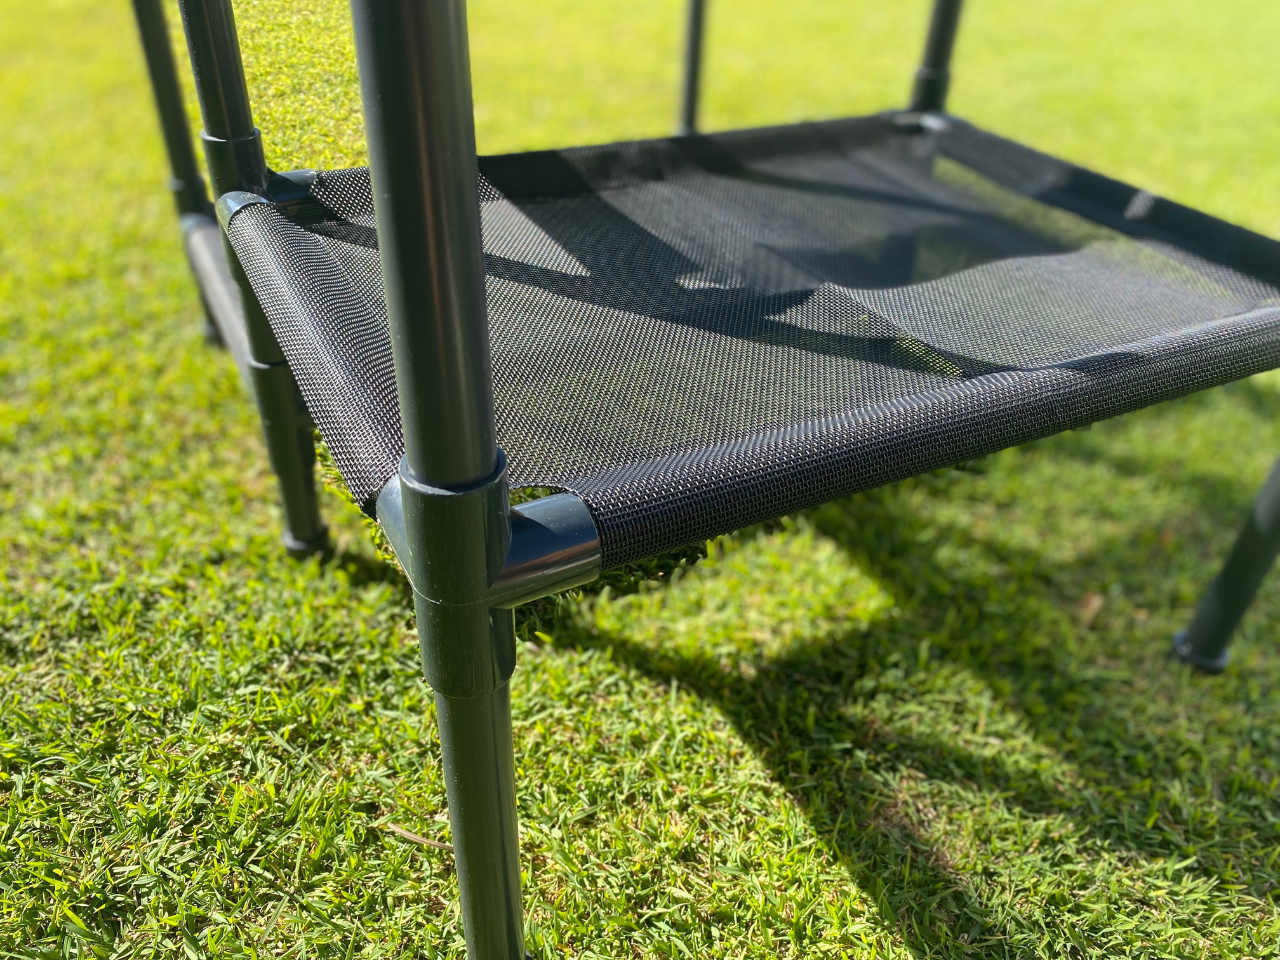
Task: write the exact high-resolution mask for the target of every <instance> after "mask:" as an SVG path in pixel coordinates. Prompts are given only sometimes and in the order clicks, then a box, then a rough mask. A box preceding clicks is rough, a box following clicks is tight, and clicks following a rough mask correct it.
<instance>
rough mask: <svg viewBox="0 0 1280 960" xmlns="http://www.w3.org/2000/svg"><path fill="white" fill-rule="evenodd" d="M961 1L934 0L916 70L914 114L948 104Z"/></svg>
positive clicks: (913, 94)
mask: <svg viewBox="0 0 1280 960" xmlns="http://www.w3.org/2000/svg"><path fill="white" fill-rule="evenodd" d="M960 4H961V0H934V3H933V16H932V17H931V18H930V20H929V36H928V39H927V40H926V41H925V45H924V60H923V61H922V62H921V64H920V69H919V70H917V71H916V81H915V86H914V87H913V88H912V91H911V107H910V109H911V111H912V112H913V113H931V112H934V111H941V110H942V109H943V108H945V107H946V104H947V88H948V87H949V86H950V84H951V52H952V50H954V49H955V45H956V31H957V30H958V29H959V27H960Z"/></svg>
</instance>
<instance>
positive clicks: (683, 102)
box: [677, 0, 707, 137]
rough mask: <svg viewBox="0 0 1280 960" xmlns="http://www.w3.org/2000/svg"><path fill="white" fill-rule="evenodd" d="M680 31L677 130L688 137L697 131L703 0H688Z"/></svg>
mask: <svg viewBox="0 0 1280 960" xmlns="http://www.w3.org/2000/svg"><path fill="white" fill-rule="evenodd" d="M688 3H689V9H688V21H687V23H686V25H685V33H684V78H683V81H684V82H683V84H682V86H681V90H680V123H679V126H678V127H677V132H678V133H679V135H680V136H682V137H691V136H693V135H694V134H696V133H697V132H698V101H699V94H700V92H701V89H700V88H701V86H702V51H703V47H704V46H705V41H704V39H703V38H704V35H705V27H706V23H707V0H688Z"/></svg>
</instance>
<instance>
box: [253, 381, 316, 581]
mask: <svg viewBox="0 0 1280 960" xmlns="http://www.w3.org/2000/svg"><path fill="white" fill-rule="evenodd" d="M249 373H250V375H251V376H252V377H253V394H254V397H255V399H256V400H257V401H258V416H259V417H260V418H261V420H262V434H263V437H264V439H265V440H266V444H267V456H268V457H270V459H271V469H272V470H274V471H275V475H276V480H277V481H278V482H279V484H280V500H281V503H282V505H283V507H284V532H283V533H282V534H281V539H282V540H283V541H284V546H285V549H286V550H288V551H289V553H291V554H292V555H294V556H295V557H306V556H310V555H311V554H313V553H323V552H324V551H326V550H327V549H328V548H329V533H328V530H327V528H326V527H325V525H324V523H323V522H321V520H320V504H319V501H318V499H317V497H316V481H315V463H316V448H315V445H314V443H313V442H312V439H311V426H310V421H309V420H308V418H307V413H306V409H305V408H304V407H303V404H302V397H301V395H300V394H299V393H298V386H297V384H296V383H295V382H294V379H293V373H292V372H291V371H290V370H289V366H288V364H286V363H271V364H267V363H258V362H257V361H256V360H250V361H249Z"/></svg>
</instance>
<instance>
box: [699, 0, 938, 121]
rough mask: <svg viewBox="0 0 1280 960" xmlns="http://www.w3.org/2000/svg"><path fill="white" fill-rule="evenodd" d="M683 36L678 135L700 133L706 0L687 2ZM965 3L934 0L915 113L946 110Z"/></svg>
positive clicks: (918, 75)
mask: <svg viewBox="0 0 1280 960" xmlns="http://www.w3.org/2000/svg"><path fill="white" fill-rule="evenodd" d="M688 4H689V5H688V7H687V15H686V18H685V36H684V72H683V74H682V76H681V83H680V116H679V120H678V122H677V125H676V133H677V135H678V136H682V137H691V136H695V135H696V134H697V133H698V109H699V106H700V99H701V90H702V61H703V51H704V49H705V47H706V20H707V0H688ZM962 5H963V0H934V4H933V14H932V16H931V17H930V19H929V34H928V37H927V39H926V41H925V47H924V57H923V59H922V61H921V64H920V68H919V69H918V70H917V71H916V76H915V83H914V85H913V87H912V90H911V105H910V107H909V108H908V109H909V111H910V112H912V113H940V112H942V111H943V110H944V109H945V107H946V102H947V89H948V87H949V86H950V84H951V57H952V53H953V52H954V51H955V45H956V34H957V33H958V32H959V30H960V9H961V7H962Z"/></svg>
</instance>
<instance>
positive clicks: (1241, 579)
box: [1174, 460, 1280, 673]
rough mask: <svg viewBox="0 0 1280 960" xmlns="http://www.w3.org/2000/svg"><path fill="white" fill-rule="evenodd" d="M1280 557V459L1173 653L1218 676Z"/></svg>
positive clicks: (1259, 492)
mask: <svg viewBox="0 0 1280 960" xmlns="http://www.w3.org/2000/svg"><path fill="white" fill-rule="evenodd" d="M1278 554H1280V460H1278V461H1276V464H1275V466H1274V467H1272V468H1271V475H1270V476H1269V477H1267V482H1266V483H1265V484H1263V486H1262V489H1261V490H1260V491H1258V495H1257V497H1256V498H1254V501H1253V509H1252V510H1250V511H1249V516H1248V518H1247V519H1246V520H1245V524H1244V528H1243V529H1242V530H1241V531H1240V534H1239V536H1238V537H1237V538H1236V542H1235V545H1234V546H1232V548H1231V553H1230V554H1228V555H1227V562H1226V563H1224V564H1223V565H1222V572H1220V573H1219V574H1218V576H1217V578H1216V579H1215V580H1214V581H1213V583H1212V584H1210V586H1209V589H1208V591H1207V592H1206V593H1205V595H1204V598H1203V599H1202V600H1201V601H1200V606H1198V607H1197V608H1196V614H1195V617H1194V618H1193V619H1192V621H1191V625H1190V626H1189V627H1187V629H1185V630H1183V631H1182V632H1181V633H1179V634H1178V635H1177V637H1175V638H1174V652H1175V653H1177V655H1178V656H1179V657H1181V658H1182V659H1183V660H1184V661H1186V662H1187V663H1190V664H1192V665H1193V666H1196V667H1199V668H1200V669H1202V670H1208V671H1210V672H1212V673H1216V672H1218V671H1220V670H1222V669H1223V668H1225V667H1226V665H1227V663H1228V662H1229V660H1230V658H1231V653H1230V651H1229V650H1228V649H1227V644H1228V643H1230V641H1231V635H1232V634H1233V633H1234V632H1235V630H1236V628H1237V627H1238V626H1239V625H1240V621H1241V620H1242V619H1243V618H1244V615H1245V612H1246V611H1248V609H1249V605H1250V604H1251V603H1252V602H1253V598H1254V596H1255V595H1256V594H1257V592H1258V588H1259V587H1260V586H1262V580H1263V578H1264V577H1265V576H1266V575H1267V571H1268V570H1270V569H1271V566H1272V565H1273V564H1274V563H1275V560H1276V556H1277V555H1278Z"/></svg>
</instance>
